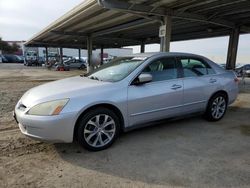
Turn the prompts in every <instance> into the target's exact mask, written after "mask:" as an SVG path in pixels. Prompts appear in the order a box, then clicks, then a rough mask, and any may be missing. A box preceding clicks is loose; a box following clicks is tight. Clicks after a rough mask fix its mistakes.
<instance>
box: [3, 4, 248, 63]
mask: <svg viewBox="0 0 250 188" xmlns="http://www.w3.org/2000/svg"><path fill="white" fill-rule="evenodd" d="M82 1H83V0H0V37H2V39H3V40H11V41H13V40H27V39H29V38H31V37H32V36H33V35H34V34H36V33H37V32H39V31H40V30H42V29H43V28H44V27H46V26H48V25H49V24H50V23H51V22H53V21H54V20H56V19H58V18H59V17H61V16H62V15H63V14H65V13H66V12H68V11H69V10H70V9H72V8H73V7H75V6H77V5H78V4H79V3H81V2H82ZM228 39H229V37H219V38H209V39H200V40H189V41H180V42H171V45H170V51H174V52H189V53H195V54H200V55H204V56H206V57H208V58H210V59H212V60H213V61H215V62H217V63H225V62H226V54H227V48H228ZM131 48H133V52H134V53H138V52H139V46H132V47H131ZM159 49H160V47H159V45H158V44H153V45H146V48H145V51H146V52H157V51H159ZM237 63H241V64H245V63H250V34H247V35H241V36H240V41H239V47H238V56H237Z"/></svg>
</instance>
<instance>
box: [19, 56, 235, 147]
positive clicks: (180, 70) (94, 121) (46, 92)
mask: <svg viewBox="0 0 250 188" xmlns="http://www.w3.org/2000/svg"><path fill="white" fill-rule="evenodd" d="M237 94H238V79H237V77H236V76H235V74H234V72H232V71H227V70H224V69H223V68H221V67H220V66H219V65H217V64H215V63H213V62H212V61H210V60H208V59H207V58H205V57H202V56H198V55H193V54H187V53H144V54H138V55H132V56H130V57H126V58H117V59H114V60H113V61H112V62H110V63H107V64H104V65H102V66H100V67H99V68H98V69H96V70H94V72H92V73H90V74H88V75H86V76H85V77H82V76H76V77H71V78H67V79H63V80H59V81H55V82H51V83H47V84H44V85H41V86H38V87H35V88H33V89H31V90H29V91H27V92H26V93H25V94H24V95H23V96H22V98H21V99H20V100H19V101H18V103H17V105H16V107H15V111H14V117H15V118H16V120H17V122H18V124H19V127H20V130H21V132H22V133H23V134H25V135H27V136H29V137H32V138H35V139H39V140H47V141H52V142H72V141H73V139H76V140H78V142H79V143H80V144H81V145H82V146H84V147H85V148H87V149H89V150H94V151H97V150H102V149H105V148H107V147H109V146H110V145H111V144H112V143H113V142H114V141H115V139H116V138H117V137H118V135H119V133H120V131H128V130H131V129H134V128H137V127H139V126H145V125H146V124H148V123H150V122H154V121H157V120H161V119H166V118H171V117H177V116H181V117H183V116H184V115H187V114H193V113H204V115H205V117H206V119H208V120H210V121H218V120H220V119H221V118H222V117H223V116H224V114H225V113H226V110H227V106H228V105H230V104H231V103H233V102H234V101H235V99H236V97H237ZM200 128H202V127H200Z"/></svg>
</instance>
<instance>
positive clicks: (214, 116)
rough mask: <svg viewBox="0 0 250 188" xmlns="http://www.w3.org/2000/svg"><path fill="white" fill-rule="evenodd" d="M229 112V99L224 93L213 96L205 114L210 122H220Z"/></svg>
mask: <svg viewBox="0 0 250 188" xmlns="http://www.w3.org/2000/svg"><path fill="white" fill-rule="evenodd" d="M226 111H227V97H226V96H225V94H223V93H217V94H215V95H213V96H212V97H211V98H210V100H209V102H208V106H207V109H206V112H205V118H206V119H207V120H208V121H219V120H220V119H222V118H223V116H224V115H225V113H226Z"/></svg>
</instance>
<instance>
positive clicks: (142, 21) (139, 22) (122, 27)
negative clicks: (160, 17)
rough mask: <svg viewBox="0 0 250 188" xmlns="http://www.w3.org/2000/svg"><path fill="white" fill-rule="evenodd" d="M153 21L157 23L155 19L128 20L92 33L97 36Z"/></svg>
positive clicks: (133, 27)
mask: <svg viewBox="0 0 250 188" xmlns="http://www.w3.org/2000/svg"><path fill="white" fill-rule="evenodd" d="M153 23H156V21H155V20H150V21H149V20H145V19H138V20H135V21H132V22H128V23H125V24H121V25H117V26H114V27H111V28H108V29H103V30H100V31H97V32H94V33H93V34H92V35H93V37H96V36H101V35H105V34H111V33H115V32H118V31H124V30H129V29H135V28H138V27H142V26H145V25H149V24H153Z"/></svg>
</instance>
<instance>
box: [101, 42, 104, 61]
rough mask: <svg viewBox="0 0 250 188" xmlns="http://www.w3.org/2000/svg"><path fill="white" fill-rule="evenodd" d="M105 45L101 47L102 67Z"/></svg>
mask: <svg viewBox="0 0 250 188" xmlns="http://www.w3.org/2000/svg"><path fill="white" fill-rule="evenodd" d="M103 48H104V47H103V45H101V65H102V64H103Z"/></svg>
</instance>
